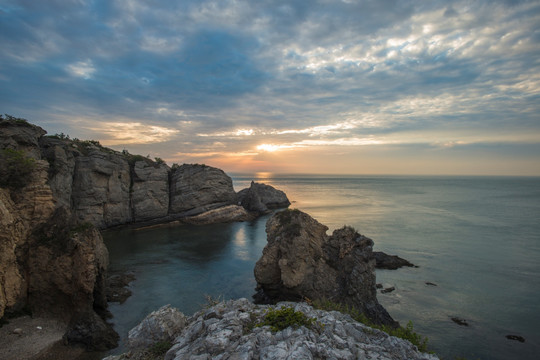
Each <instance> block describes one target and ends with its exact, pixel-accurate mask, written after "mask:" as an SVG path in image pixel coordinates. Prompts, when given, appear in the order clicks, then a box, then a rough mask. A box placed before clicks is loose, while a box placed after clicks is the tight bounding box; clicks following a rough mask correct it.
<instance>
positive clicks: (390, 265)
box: [373, 251, 415, 270]
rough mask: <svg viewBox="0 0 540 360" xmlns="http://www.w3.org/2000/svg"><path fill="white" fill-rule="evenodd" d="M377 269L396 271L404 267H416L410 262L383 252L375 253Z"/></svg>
mask: <svg viewBox="0 0 540 360" xmlns="http://www.w3.org/2000/svg"><path fill="white" fill-rule="evenodd" d="M373 257H374V258H375V267H376V268H377V269H386V270H396V269H399V268H401V267H404V266H408V267H415V265H414V264H412V263H410V262H409V261H408V260H405V259H403V258H400V257H399V256H396V255H388V254H386V253H384V252H382V251H374V252H373Z"/></svg>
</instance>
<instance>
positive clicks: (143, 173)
mask: <svg viewBox="0 0 540 360" xmlns="http://www.w3.org/2000/svg"><path fill="white" fill-rule="evenodd" d="M132 178H133V185H132V188H131V206H132V209H133V220H134V221H145V220H151V219H155V218H160V217H165V216H167V214H168V212H169V167H168V166H167V165H165V164H157V163H154V162H152V161H136V162H135V163H134V166H133V171H132Z"/></svg>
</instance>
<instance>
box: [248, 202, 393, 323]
mask: <svg viewBox="0 0 540 360" xmlns="http://www.w3.org/2000/svg"><path fill="white" fill-rule="evenodd" d="M327 230H328V228H327V227H326V226H325V225H322V224H320V223H319V222H317V221H316V220H315V219H313V218H312V217H311V216H309V215H308V214H306V213H303V212H301V211H299V210H285V211H282V212H279V213H276V214H275V215H274V216H273V217H272V218H270V219H269V220H268V222H267V223H266V233H267V239H268V244H267V245H266V246H265V248H264V250H263V255H262V257H261V258H260V259H259V260H258V261H257V263H256V265H255V270H254V273H255V279H256V280H257V290H258V292H257V294H256V295H255V296H254V298H255V300H256V302H259V303H275V302H277V301H284V300H285V301H288V300H292V301H299V300H302V299H310V300H317V299H320V300H331V301H333V302H337V303H341V304H344V305H347V306H353V307H355V308H356V309H358V310H360V311H362V312H363V313H364V314H365V315H366V316H367V317H368V318H370V319H371V320H372V321H374V322H375V323H379V324H391V325H396V324H397V323H396V322H395V321H394V320H393V319H392V318H391V317H390V315H389V314H388V312H387V311H386V310H385V309H384V308H383V307H382V306H381V305H380V304H379V302H378V301H377V292H376V283H375V272H374V270H375V259H374V257H373V252H372V248H373V241H372V240H371V239H369V238H367V237H365V236H363V235H360V234H359V233H358V232H356V231H355V230H354V229H353V228H351V227H343V228H341V229H338V230H335V231H334V232H333V234H332V235H331V236H328V235H327V234H326V231H327Z"/></svg>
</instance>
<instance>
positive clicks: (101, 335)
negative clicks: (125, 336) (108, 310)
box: [64, 312, 119, 351]
mask: <svg viewBox="0 0 540 360" xmlns="http://www.w3.org/2000/svg"><path fill="white" fill-rule="evenodd" d="M118 339H119V336H118V334H117V333H116V332H115V331H114V330H113V329H112V327H111V326H110V325H109V324H107V323H106V322H105V321H104V320H103V319H102V318H101V317H99V316H98V315H97V314H96V313H95V312H82V313H81V314H77V315H75V316H74V317H73V318H72V320H71V322H70V324H69V326H68V330H67V331H66V333H65V335H64V342H66V343H67V344H77V345H82V346H84V348H85V349H86V350H91V351H104V350H108V349H112V348H115V347H116V346H117V345H118Z"/></svg>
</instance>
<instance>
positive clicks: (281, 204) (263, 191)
mask: <svg viewBox="0 0 540 360" xmlns="http://www.w3.org/2000/svg"><path fill="white" fill-rule="evenodd" d="M238 201H239V203H240V204H242V206H243V207H245V208H246V209H247V210H249V211H254V212H257V213H260V214H265V213H268V212H269V211H270V209H280V208H286V207H288V206H289V205H291V202H290V201H289V199H288V198H287V195H285V193H284V192H283V191H280V190H276V189H274V188H273V187H272V186H270V185H266V184H259V183H256V182H254V181H252V182H251V186H250V187H249V188H247V189H244V190H242V191H240V192H238Z"/></svg>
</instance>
